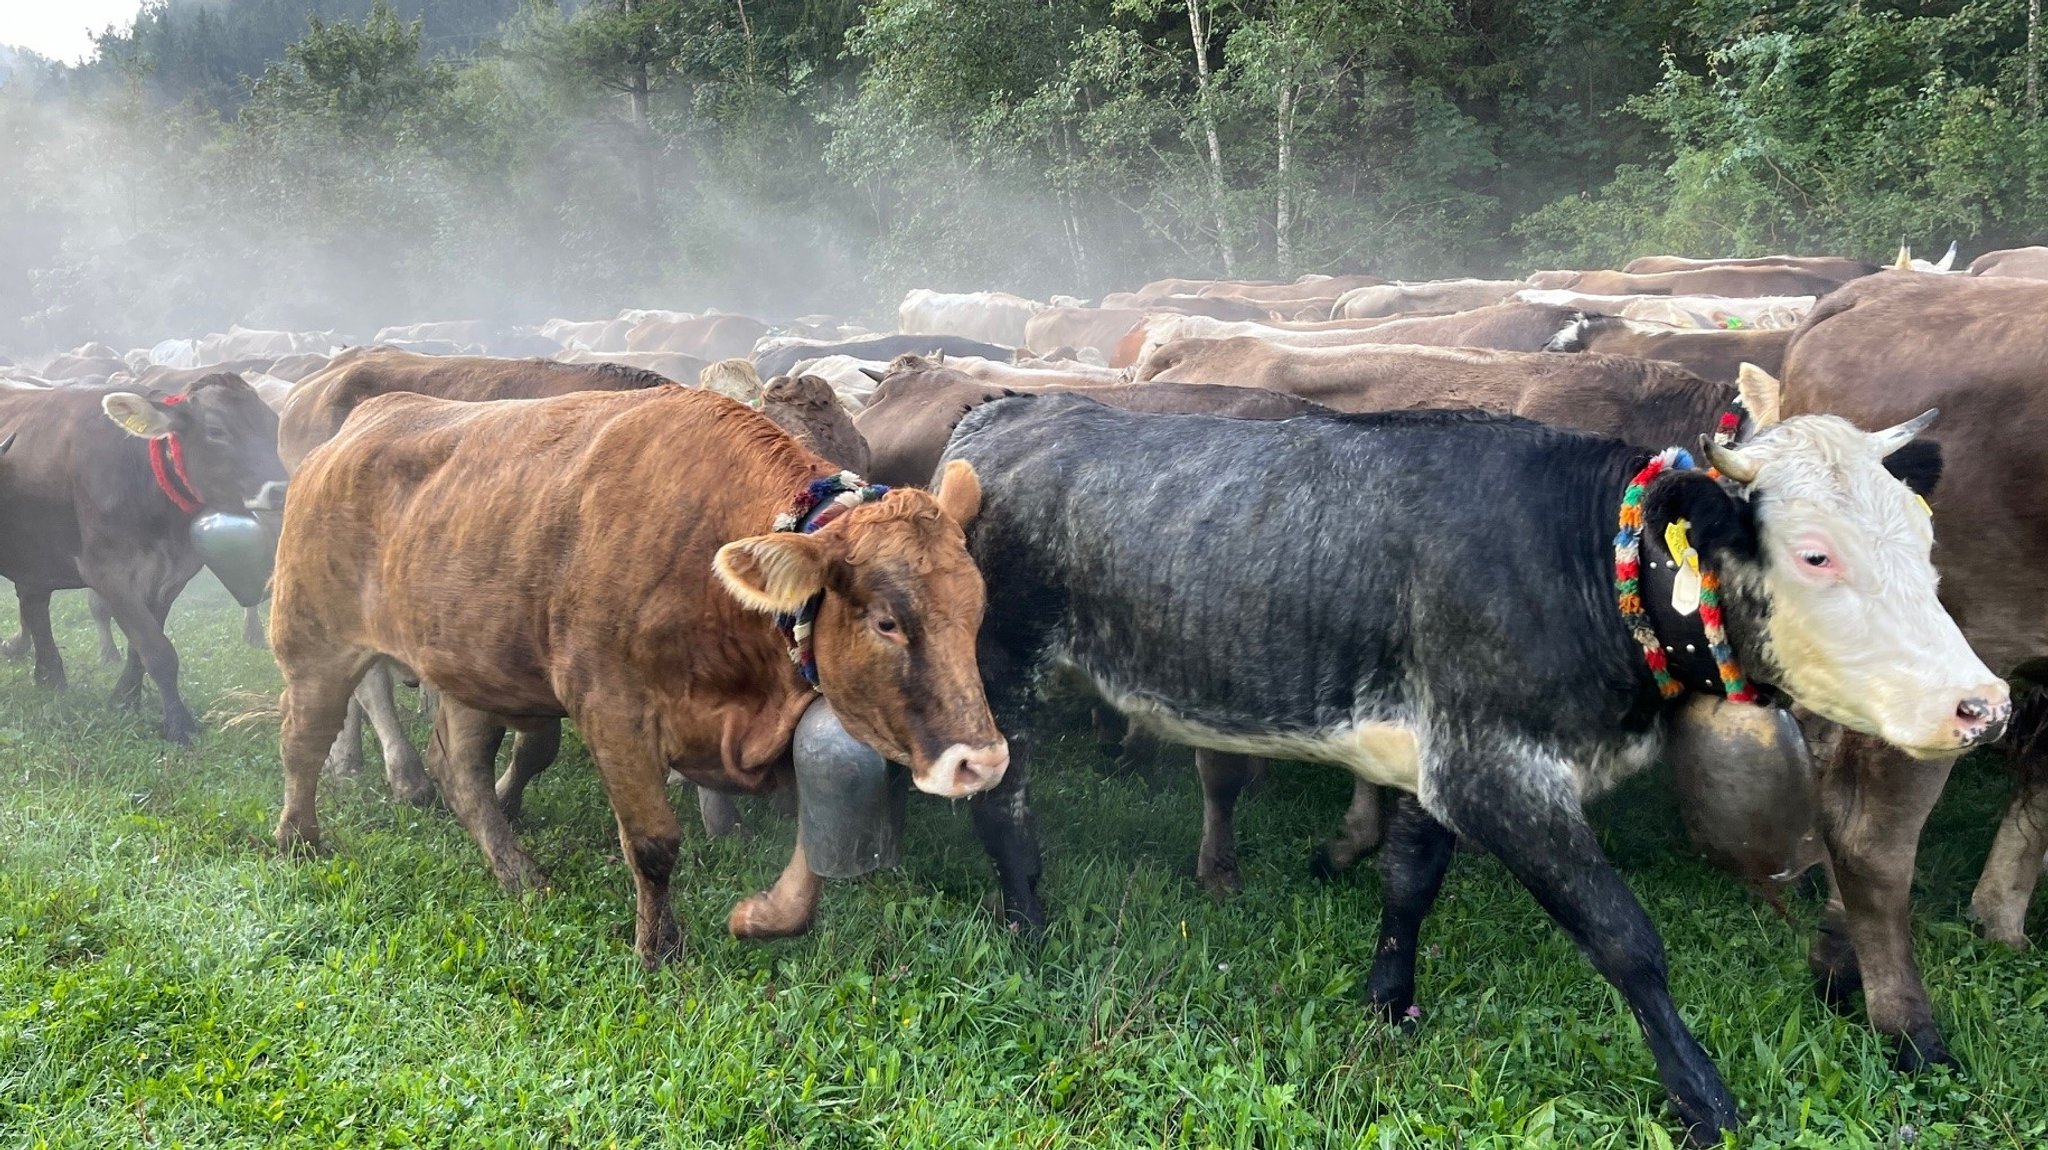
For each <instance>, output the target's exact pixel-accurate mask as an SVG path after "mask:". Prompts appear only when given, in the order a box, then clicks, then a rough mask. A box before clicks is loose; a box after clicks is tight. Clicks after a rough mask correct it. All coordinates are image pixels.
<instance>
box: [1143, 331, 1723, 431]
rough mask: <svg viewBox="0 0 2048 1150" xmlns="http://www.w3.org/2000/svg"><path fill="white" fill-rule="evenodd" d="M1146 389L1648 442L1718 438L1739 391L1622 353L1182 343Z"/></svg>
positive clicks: (1164, 353) (1165, 353)
mask: <svg viewBox="0 0 2048 1150" xmlns="http://www.w3.org/2000/svg"><path fill="white" fill-rule="evenodd" d="M1138 376H1139V379H1140V381H1141V382H1144V381H1150V382H1157V383H1227V384H1233V385H1236V386H1238V387H1263V388H1268V389H1270V390H1273V391H1282V392H1286V393H1287V394H1289V395H1295V396H1300V397H1301V398H1303V399H1307V400H1312V401H1314V402H1316V403H1320V404H1322V405H1323V406H1325V407H1330V408H1334V409H1336V410H1338V411H1401V410H1407V409H1412V408H1422V407H1471V408H1478V409H1479V410H1482V411H1499V412H1507V413H1510V414H1514V415H1521V416H1526V417H1527V418H1530V419H1535V420H1540V421H1542V422H1544V423H1554V424H1558V425H1560V426H1564V427H1582V428H1590V427H1597V428H1599V429H1601V431H1602V433H1603V434H1607V435H1612V436H1614V437H1616V438H1619V439H1626V440H1628V441H1629V442H1631V443H1644V442H1650V441H1653V440H1655V439H1657V438H1658V437H1659V436H1662V435H1667V434H1668V431H1667V430H1666V429H1668V428H1672V427H1698V428H1702V429H1706V430H1711V429H1712V428H1713V426H1714V421H1715V420H1716V418H1718V416H1719V413H1720V411H1721V409H1722V408H1723V407H1724V406H1725V405H1726V404H1727V402H1728V400H1729V399H1730V398H1731V397H1732V396H1733V394H1734V389H1733V388H1730V387H1727V386H1726V385H1723V384H1717V383H1710V382H1708V381H1707V380H1703V379H1701V378H1699V377H1698V376H1696V375H1693V374H1692V373H1690V372H1688V371H1685V370H1684V369H1683V368H1680V367H1679V366H1677V365H1676V364H1669V363H1657V362H1654V361H1651V360H1643V359H1635V358H1632V357H1630V356H1623V355H1597V354H1592V353H1586V354H1581V355H1558V354H1555V353H1553V352H1519V351H1490V350H1482V349H1476V348H1445V347H1411V346H1406V345H1400V344H1389V345H1385V346H1380V345H1364V346H1357V347H1301V348H1297V347H1280V346H1277V345H1274V344H1270V343H1266V342H1264V341H1263V340H1257V339H1219V340H1204V339H1184V340H1175V341H1173V342H1172V343H1169V344H1167V345H1166V346H1165V347H1163V348H1160V349H1159V350H1158V351H1157V352H1156V353H1154V354H1153V356H1152V358H1151V359H1149V360H1146V361H1145V363H1144V365H1143V366H1142V367H1141V368H1140V369H1139V371H1138Z"/></svg>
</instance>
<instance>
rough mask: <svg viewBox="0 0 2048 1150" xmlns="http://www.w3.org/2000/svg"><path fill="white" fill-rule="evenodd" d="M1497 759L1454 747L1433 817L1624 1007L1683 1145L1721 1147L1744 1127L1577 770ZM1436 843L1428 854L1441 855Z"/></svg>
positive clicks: (1529, 757)
mask: <svg viewBox="0 0 2048 1150" xmlns="http://www.w3.org/2000/svg"><path fill="white" fill-rule="evenodd" d="M1454 737H1455V736H1454ZM1444 741H1446V742H1448V741H1449V740H1444ZM1501 754H1502V752H1501V751H1499V750H1495V751H1494V752H1492V754H1491V755H1486V754H1482V753H1480V752H1477V751H1475V750H1466V749H1459V748H1456V747H1455V746H1453V747H1452V749H1451V750H1450V752H1449V754H1447V755H1446V756H1445V758H1443V759H1442V760H1439V761H1438V762H1437V763H1436V764H1434V769H1433V770H1431V769H1429V765H1427V764H1426V765H1425V778H1424V791H1425V793H1426V794H1428V795H1430V798H1431V802H1430V805H1431V806H1433V807H1437V808H1439V809H1437V810H1434V811H1432V812H1431V813H1432V814H1435V815H1437V816H1438V817H1439V818H1440V819H1441V820H1443V821H1444V822H1445V823H1447V824H1448V825H1449V826H1450V827H1452V828H1453V829H1455V830H1456V831H1457V832H1458V833H1459V834H1461V835H1464V836H1467V837H1468V838H1470V839H1472V840H1473V841H1474V842H1476V843H1477V844H1478V845H1480V846H1481V847H1483V848H1485V849H1486V850H1488V851H1491V852H1492V853H1493V854H1494V855H1495V857H1497V858H1499V859H1500V860H1501V862H1502V864H1504V865H1505V866H1506V867H1507V868H1508V870H1509V872H1511V873H1512V874H1513V875H1514V876H1515V878H1516V879H1518V880H1520V882H1521V884H1522V885H1523V886H1524V887H1526V888H1527V889H1528V891H1529V893H1530V894H1532V895H1534V896H1535V898H1536V901H1537V903H1539V904H1540V905H1541V906H1542V907H1543V909H1544V910H1545V911H1547V912H1549V914H1550V917H1551V918H1552V919H1553V920H1555V921H1556V923H1557V924H1558V926H1559V927H1561V928H1563V930H1564V931H1565V933H1566V934H1568V935H1570V936H1571V939H1572V941H1573V942H1574V943H1576V944H1578V947H1579V951H1580V953H1582V954H1584V955H1585V956H1586V958H1587V960H1588V961H1590V962H1591V963H1592V964H1593V967H1594V969H1595V970H1598V971H1599V972H1600V974H1601V976H1602V977H1604V978H1605V979H1607V981H1608V982H1609V983H1610V984H1612V985H1613V986H1614V988H1615V989H1616V990H1619V991H1620V992H1621V994H1622V997H1624V998H1626V999H1627V1000H1628V1004H1629V1009H1630V1011H1631V1012H1632V1013H1634V1015H1635V1017H1636V1022H1637V1024H1638V1025H1639V1026H1641V1027H1642V1030H1643V1037H1644V1039H1645V1040H1646V1041H1647V1042H1648V1044H1649V1047H1650V1053H1651V1055H1652V1056H1653V1057H1654V1058H1655V1059H1656V1061H1657V1077H1658V1078H1659V1079H1660V1080H1661V1081H1662V1082H1663V1083H1664V1090H1665V1092H1666V1094H1668V1095H1669V1097H1670V1099H1671V1104H1672V1108H1673V1109H1674V1110H1676V1111H1677V1113H1678V1117H1679V1120H1680V1121H1681V1122H1683V1123H1684V1124H1685V1128H1686V1134H1687V1136H1688V1137H1689V1138H1690V1139H1691V1140H1692V1141H1693V1142H1694V1143H1695V1144H1698V1145H1707V1146H1718V1145H1720V1144H1721V1134H1720V1132H1721V1131H1723V1130H1731V1129H1733V1128H1734V1127H1735V1126H1736V1125H1737V1123H1738V1122H1740V1121H1741V1119H1740V1115H1739V1114H1738V1113H1737V1111H1736V1108H1735V1099H1734V1097H1733V1096H1732V1095H1730V1094H1729V1093H1728V1088H1727V1087H1726V1086H1725V1085H1723V1084H1722V1082H1721V1075H1720V1072H1719V1071H1718V1070H1716V1069H1715V1068H1714V1063H1713V1061H1712V1060H1711V1059H1709V1058H1708V1057H1707V1052H1706V1051H1705V1050H1703V1049H1701V1048H1700V1044H1699V1041H1698V1040H1697V1039H1695V1038H1694V1037H1693V1035H1692V1032H1691V1031H1690V1030H1688V1029H1686V1025H1685V1022H1684V1020H1683V1019H1681V1018H1680V1017H1679V1016H1678V1008H1677V1006H1676V1005H1674V1004H1673V1003H1672V1001H1671V988H1670V985H1669V980H1668V977H1667V973H1666V965H1665V958H1664V941H1663V939H1661V938H1659V937H1658V935H1657V928H1656V927H1655V926H1654V925H1652V924H1651V922H1650V916H1649V915H1647V914H1645V913H1644V912H1643V908H1642V905H1641V904H1640V903H1638V902H1636V899H1635V895H1633V894H1632V893H1630V891H1629V889H1628V884H1626V883H1624V882H1623V881H1622V880H1621V876H1620V875H1619V874H1617V873H1616V872H1615V870H1614V867H1613V865H1612V864H1610V863H1609V862H1608V861H1607V856H1606V855H1605V854H1603V853H1602V852H1601V850H1600V842H1599V840H1598V839H1597V838H1596V837H1595V836H1594V834H1593V829H1592V828H1591V827H1590V826H1588V825H1587V824H1586V817H1585V813H1584V812H1583V811H1581V810H1580V809H1579V806H1578V802H1577V800H1576V798H1575V796H1576V794H1577V786H1576V783H1575V781H1574V778H1573V776H1572V772H1571V768H1570V766H1569V765H1568V764H1566V763H1564V762H1562V761H1560V760H1558V759H1555V758H1551V757H1548V756H1544V755H1537V754H1524V755H1517V756H1514V757H1512V758H1509V759H1507V760H1506V761H1502V760H1501V758H1498V757H1495V756H1499V755H1501ZM1432 783H1435V784H1437V785H1434V786H1432V785H1431V784H1432ZM1436 842H1437V840H1435V839H1434V838H1432V839H1431V840H1430V845H1431V848H1432V849H1440V847H1438V846H1437V845H1436ZM1408 849H1409V848H1406V847H1404V848H1403V850H1404V851H1406V850H1408ZM1418 869H1419V868H1418ZM1422 873H1423V876H1424V877H1426V872H1422ZM1417 885H1418V887H1419V884H1417Z"/></svg>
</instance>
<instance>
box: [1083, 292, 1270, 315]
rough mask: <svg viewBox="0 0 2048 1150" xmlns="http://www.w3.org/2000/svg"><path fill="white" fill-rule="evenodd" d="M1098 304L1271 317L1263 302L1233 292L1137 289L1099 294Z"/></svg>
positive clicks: (1134, 309) (1151, 309)
mask: <svg viewBox="0 0 2048 1150" xmlns="http://www.w3.org/2000/svg"><path fill="white" fill-rule="evenodd" d="M1102 307H1103V308H1104V309H1106V310H1122V311H1146V312H1174V313H1177V314H1179V315H1206V316H1208V317H1209V318H1210V319H1227V320H1243V319H1251V320H1270V319H1272V318H1273V309H1272V308H1270V307H1267V306H1265V305H1264V304H1258V303H1253V302H1250V301H1248V300H1241V299H1237V298H1236V297H1234V296H1202V295H1160V296H1148V295H1143V294H1140V293H1137V292H1114V293H1111V294H1110V295H1106V296H1103V297H1102Z"/></svg>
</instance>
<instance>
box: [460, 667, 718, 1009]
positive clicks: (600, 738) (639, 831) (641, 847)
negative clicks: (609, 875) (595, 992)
mask: <svg viewBox="0 0 2048 1150" xmlns="http://www.w3.org/2000/svg"><path fill="white" fill-rule="evenodd" d="M607 702H608V704H609V705H608V706H606V707H605V708H604V709H603V710H601V711H594V712H588V711H587V712H585V713H583V714H580V715H578V716H577V718H576V725H577V726H578V727H579V728H581V730H582V732H583V745H584V746H586V747H588V748H590V758H591V761H592V762H593V763H595V764H596V766H597V777H598V779H599V781H600V782H602V783H603V784H604V793H605V796H606V797H607V798H609V799H610V800H611V804H612V813H613V814H614V815H615V816H617V818H618V822H619V847H620V853H621V854H622V856H623V857H624V858H625V859H626V861H627V863H628V864H629V865H631V866H632V868H633V896H634V919H633V950H634V953H636V954H638V955H639V956H640V961H641V963H642V964H643V965H644V966H646V967H647V969H649V970H653V969H655V968H656V967H658V966H660V965H661V964H662V963H664V962H667V961H669V960H670V959H673V958H678V957H680V956H681V955H682V953H683V932H682V929H681V928H680V927H678V926H677V925H676V916H675V912H674V910H673V909H671V907H670V905H669V879H670V877H671V876H672V875H673V874H674V873H675V869H676V856H677V854H678V853H679V852H681V850H682V846H683V831H682V827H681V826H680V825H678V824H677V822H676V812H675V808H673V807H671V806H669V803H668V761H667V759H666V758H665V757H664V756H663V755H662V754H661V752H660V746H661V743H660V739H659V736H657V735H656V734H655V733H654V732H653V731H651V730H648V729H647V727H646V725H645V720H644V719H643V718H642V715H644V714H645V713H646V708H645V707H644V706H642V704H641V703H640V701H639V700H637V699H630V698H628V699H613V700H607ZM453 705H454V701H453V700H451V699H445V698H444V699H442V700H441V706H442V708H443V709H444V710H445V709H446V708H448V707H450V706H453Z"/></svg>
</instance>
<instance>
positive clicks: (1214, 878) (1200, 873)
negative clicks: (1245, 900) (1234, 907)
mask: <svg viewBox="0 0 2048 1150" xmlns="http://www.w3.org/2000/svg"><path fill="white" fill-rule="evenodd" d="M1195 879H1196V880H1197V881H1198V882H1200V883H1201V884H1202V889H1203V890H1206V891H1208V892H1209V897H1210V898H1214V899H1226V898H1229V897H1230V896H1232V895H1235V894H1241V893H1243V891H1244V876H1243V875H1242V874H1239V873H1238V869H1237V860H1236V859H1222V860H1218V861H1216V862H1213V863H1203V864H1202V865H1200V866H1198V867H1196V868H1195Z"/></svg>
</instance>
